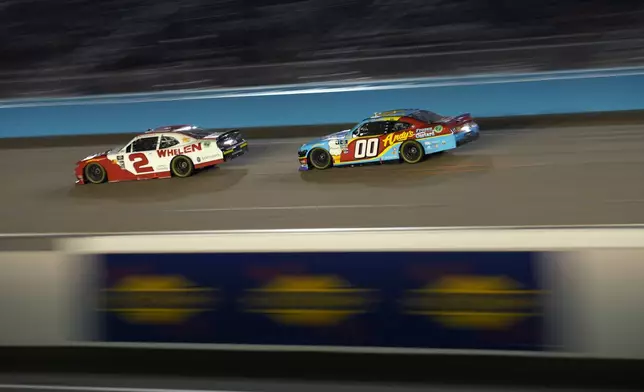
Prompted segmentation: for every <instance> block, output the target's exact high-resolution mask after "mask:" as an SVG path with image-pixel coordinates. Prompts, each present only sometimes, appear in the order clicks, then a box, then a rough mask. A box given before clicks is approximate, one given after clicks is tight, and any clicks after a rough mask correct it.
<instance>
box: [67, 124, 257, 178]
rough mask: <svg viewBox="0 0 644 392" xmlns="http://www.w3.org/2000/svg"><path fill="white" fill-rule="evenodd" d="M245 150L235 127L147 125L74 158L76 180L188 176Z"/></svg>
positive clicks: (245, 147) (244, 144) (242, 140)
mask: <svg viewBox="0 0 644 392" xmlns="http://www.w3.org/2000/svg"><path fill="white" fill-rule="evenodd" d="M247 150H248V143H247V142H246V140H244V138H243V137H242V135H241V133H240V132H239V130H237V129H235V130H230V131H226V132H211V131H206V130H203V129H201V128H197V127H195V126H191V125H172V126H167V127H160V128H155V129H150V130H148V131H147V132H145V133H143V134H141V135H138V136H136V137H135V138H134V139H132V140H131V141H130V142H129V143H128V144H126V145H125V146H123V147H117V148H114V149H111V150H108V151H105V152H102V153H99V154H94V155H90V156H88V157H87V158H85V159H82V160H80V161H78V163H77V164H76V169H75V171H74V174H75V175H76V183H77V184H87V183H91V184H100V183H103V182H120V181H129V180H147V179H152V178H169V177H172V176H174V177H189V176H191V175H192V174H193V173H194V172H195V170H199V169H203V168H207V167H211V166H214V165H217V164H219V163H222V162H224V161H228V160H230V159H233V158H235V157H238V156H240V155H243V154H244V153H245V152H246V151H247Z"/></svg>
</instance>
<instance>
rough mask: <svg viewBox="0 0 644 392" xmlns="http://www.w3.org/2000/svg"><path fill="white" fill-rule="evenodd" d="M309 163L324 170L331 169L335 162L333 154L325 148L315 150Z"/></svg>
mask: <svg viewBox="0 0 644 392" xmlns="http://www.w3.org/2000/svg"><path fill="white" fill-rule="evenodd" d="M309 162H311V166H313V167H314V168H316V169H318V170H324V169H328V168H330V167H331V164H332V163H333V160H332V159H331V154H329V152H328V151H327V150H325V149H323V148H314V149H313V150H311V153H310V154H309Z"/></svg>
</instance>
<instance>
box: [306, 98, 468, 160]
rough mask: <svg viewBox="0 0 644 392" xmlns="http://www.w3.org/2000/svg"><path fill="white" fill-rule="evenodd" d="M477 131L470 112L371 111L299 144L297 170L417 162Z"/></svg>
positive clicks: (465, 141) (466, 140) (452, 147)
mask: <svg viewBox="0 0 644 392" xmlns="http://www.w3.org/2000/svg"><path fill="white" fill-rule="evenodd" d="M478 137H479V126H478V124H476V122H474V119H473V118H472V116H470V114H469V113H466V114H461V115H459V116H456V117H444V116H441V115H439V114H436V113H433V112H430V111H428V110H421V109H398V110H391V111H387V112H380V113H375V114H374V115H373V116H371V117H369V118H367V119H365V120H363V121H361V122H359V123H358V124H357V125H356V126H354V127H353V128H352V129H348V130H345V131H341V132H337V133H333V134H331V135H327V136H325V137H322V138H320V139H316V140H312V141H310V142H308V143H305V144H303V145H302V146H301V147H300V149H299V151H298V158H299V161H300V170H309V169H312V168H314V169H319V170H323V169H328V168H329V167H331V166H345V165H357V164H363V163H374V162H385V161H404V162H407V163H418V162H420V161H421V160H422V159H423V158H424V157H425V156H426V155H429V154H434V153H437V152H440V151H447V150H451V149H454V148H456V147H457V146H460V145H462V144H465V143H468V142H470V141H473V140H476V139H478Z"/></svg>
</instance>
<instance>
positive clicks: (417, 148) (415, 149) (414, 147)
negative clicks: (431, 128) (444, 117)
mask: <svg viewBox="0 0 644 392" xmlns="http://www.w3.org/2000/svg"><path fill="white" fill-rule="evenodd" d="M400 156H401V157H402V159H403V161H405V162H407V163H412V164H413V163H418V162H420V161H421V160H422V159H423V157H424V156H425V150H424V149H423V146H421V144H420V143H418V142H417V141H415V140H408V141H406V142H404V143H403V144H402V145H401V146H400Z"/></svg>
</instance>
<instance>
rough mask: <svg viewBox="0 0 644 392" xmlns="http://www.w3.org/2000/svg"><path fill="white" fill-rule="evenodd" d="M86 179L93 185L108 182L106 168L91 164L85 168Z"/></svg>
mask: <svg viewBox="0 0 644 392" xmlns="http://www.w3.org/2000/svg"><path fill="white" fill-rule="evenodd" d="M84 172H85V179H87V182H89V183H92V184H102V183H104V182H105V181H107V172H106V171H105V168H104V167H103V166H101V165H100V164H98V163H90V164H89V165H87V166H85V169H84Z"/></svg>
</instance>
